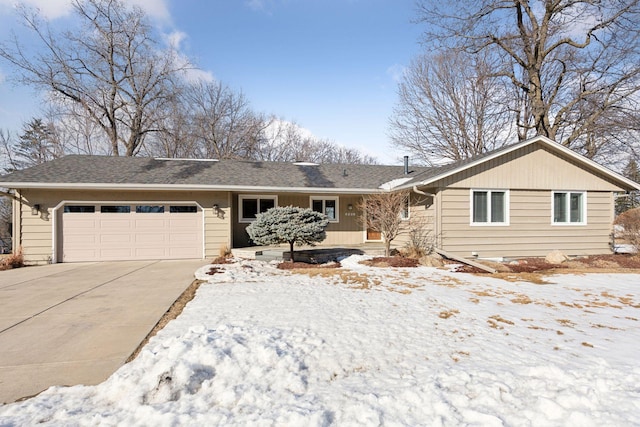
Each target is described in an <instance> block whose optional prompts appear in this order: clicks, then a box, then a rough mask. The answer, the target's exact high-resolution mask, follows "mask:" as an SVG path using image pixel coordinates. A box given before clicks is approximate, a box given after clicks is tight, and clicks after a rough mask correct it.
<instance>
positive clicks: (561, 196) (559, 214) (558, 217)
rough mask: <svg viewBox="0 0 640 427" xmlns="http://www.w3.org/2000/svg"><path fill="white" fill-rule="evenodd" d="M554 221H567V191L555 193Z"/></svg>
mask: <svg viewBox="0 0 640 427" xmlns="http://www.w3.org/2000/svg"><path fill="white" fill-rule="evenodd" d="M553 222H567V193H553Z"/></svg>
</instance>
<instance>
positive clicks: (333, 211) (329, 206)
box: [311, 197, 338, 222]
mask: <svg viewBox="0 0 640 427" xmlns="http://www.w3.org/2000/svg"><path fill="white" fill-rule="evenodd" d="M311 209H313V210H314V211H316V212H320V213H323V214H325V215H326V216H327V218H329V221H331V222H338V198H337V197H330V198H323V199H316V198H311Z"/></svg>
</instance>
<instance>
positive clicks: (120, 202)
mask: <svg viewBox="0 0 640 427" xmlns="http://www.w3.org/2000/svg"><path fill="white" fill-rule="evenodd" d="M116 202H117V203H118V205H127V204H129V205H135V204H138V203H156V204H163V205H191V204H195V205H196V206H198V208H199V209H200V212H201V215H202V259H205V258H206V253H205V249H206V241H207V236H206V235H205V222H206V221H205V219H206V218H205V211H204V207H202V205H201V204H200V203H198V202H196V201H195V200H173V201H172V200H169V201H167V200H165V201H155V200H138V201H135V200H133V201H132V200H117V201H113V200H111V201H109V200H62V201H61V202H60V203H58V204H57V205H55V206H54V207H53V208H52V209H51V220H52V221H53V227H51V228H52V230H51V233H52V235H51V242H52V248H51V262H52V263H59V262H62V261H61V260H60V259H59V258H58V257H59V255H60V254H59V253H58V250H57V243H58V238H57V236H58V219H60V221H62V218H58V216H59V210H60V208H62V207H64V206H65V205H69V204H74V205H75V204H83V205H94V206H96V205H102V204H110V205H113V204H114V203H116ZM79 215H80V214H79Z"/></svg>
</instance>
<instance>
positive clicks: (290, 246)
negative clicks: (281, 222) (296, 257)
mask: <svg viewBox="0 0 640 427" xmlns="http://www.w3.org/2000/svg"><path fill="white" fill-rule="evenodd" d="M293 243H294V242H293V241H291V242H289V254H290V255H291V262H293Z"/></svg>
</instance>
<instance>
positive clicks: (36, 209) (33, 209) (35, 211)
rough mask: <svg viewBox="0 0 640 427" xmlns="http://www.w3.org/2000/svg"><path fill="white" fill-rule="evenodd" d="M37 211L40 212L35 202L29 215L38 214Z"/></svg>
mask: <svg viewBox="0 0 640 427" xmlns="http://www.w3.org/2000/svg"><path fill="white" fill-rule="evenodd" d="M38 213H40V205H39V204H37V203H36V204H35V205H33V206H31V215H38Z"/></svg>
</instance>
